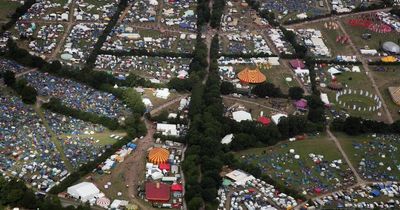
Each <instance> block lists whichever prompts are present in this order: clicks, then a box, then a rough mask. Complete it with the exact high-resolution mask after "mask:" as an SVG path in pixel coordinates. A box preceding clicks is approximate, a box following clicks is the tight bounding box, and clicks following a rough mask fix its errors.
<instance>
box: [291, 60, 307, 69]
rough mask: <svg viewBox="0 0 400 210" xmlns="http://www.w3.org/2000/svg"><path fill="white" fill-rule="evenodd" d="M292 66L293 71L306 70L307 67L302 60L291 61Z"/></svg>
mask: <svg viewBox="0 0 400 210" xmlns="http://www.w3.org/2000/svg"><path fill="white" fill-rule="evenodd" d="M290 66H291V67H292V68H293V69H304V68H305V67H306V66H305V65H304V61H303V60H300V59H294V60H291V61H290Z"/></svg>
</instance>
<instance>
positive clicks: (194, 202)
mask: <svg viewBox="0 0 400 210" xmlns="http://www.w3.org/2000/svg"><path fill="white" fill-rule="evenodd" d="M202 204H203V200H202V199H201V198H200V197H194V198H192V199H191V200H190V201H189V204H188V209H200V208H201V206H202Z"/></svg>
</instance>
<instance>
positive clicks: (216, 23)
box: [210, 0, 226, 28]
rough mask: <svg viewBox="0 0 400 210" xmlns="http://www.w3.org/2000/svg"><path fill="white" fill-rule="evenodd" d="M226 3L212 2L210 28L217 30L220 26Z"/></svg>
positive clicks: (217, 0)
mask: <svg viewBox="0 0 400 210" xmlns="http://www.w3.org/2000/svg"><path fill="white" fill-rule="evenodd" d="M225 4H226V1H225V0H214V2H213V5H212V12H211V18H210V26H211V27H212V28H219V27H220V25H221V18H222V14H223V13H224V7H225Z"/></svg>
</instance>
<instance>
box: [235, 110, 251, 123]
mask: <svg viewBox="0 0 400 210" xmlns="http://www.w3.org/2000/svg"><path fill="white" fill-rule="evenodd" d="M232 117H233V119H234V120H235V121H236V122H241V121H245V120H250V121H251V120H252V118H251V114H250V113H248V112H246V111H236V112H233V113H232Z"/></svg>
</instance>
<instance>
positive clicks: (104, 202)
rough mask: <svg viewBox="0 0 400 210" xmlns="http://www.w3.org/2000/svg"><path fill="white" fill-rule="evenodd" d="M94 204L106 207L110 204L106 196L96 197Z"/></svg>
mask: <svg viewBox="0 0 400 210" xmlns="http://www.w3.org/2000/svg"><path fill="white" fill-rule="evenodd" d="M96 204H97V205H98V206H100V207H103V208H108V206H109V205H110V204H111V201H110V199H108V198H106V197H102V198H99V199H97V201H96Z"/></svg>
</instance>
